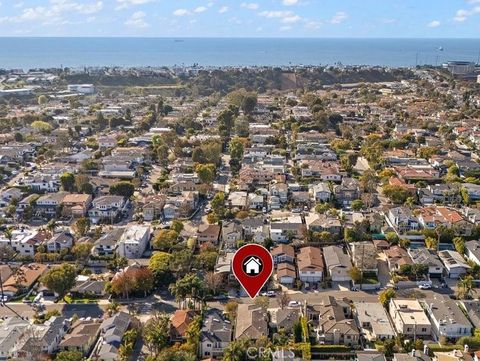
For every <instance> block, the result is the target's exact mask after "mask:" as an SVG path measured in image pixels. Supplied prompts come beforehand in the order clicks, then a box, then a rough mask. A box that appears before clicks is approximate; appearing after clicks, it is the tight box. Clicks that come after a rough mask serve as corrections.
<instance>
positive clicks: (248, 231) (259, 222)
mask: <svg viewBox="0 0 480 361" xmlns="http://www.w3.org/2000/svg"><path fill="white" fill-rule="evenodd" d="M241 225H242V228H243V235H244V237H245V238H246V239H251V240H253V241H254V242H255V243H263V241H265V238H267V237H269V234H270V232H269V229H268V228H269V227H268V225H267V224H265V218H263V217H262V216H260V217H249V218H245V219H243V220H242V221H241Z"/></svg>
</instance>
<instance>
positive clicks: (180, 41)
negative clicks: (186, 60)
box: [174, 39, 185, 43]
mask: <svg viewBox="0 0 480 361" xmlns="http://www.w3.org/2000/svg"><path fill="white" fill-rule="evenodd" d="M184 41H185V40H183V39H175V40H174V42H176V43H183V42H184Z"/></svg>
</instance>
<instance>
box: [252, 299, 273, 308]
mask: <svg viewBox="0 0 480 361" xmlns="http://www.w3.org/2000/svg"><path fill="white" fill-rule="evenodd" d="M254 304H255V306H258V307H261V308H262V309H263V310H266V309H267V308H268V306H269V305H270V299H269V298H268V297H267V296H258V297H256V298H255V300H254Z"/></svg>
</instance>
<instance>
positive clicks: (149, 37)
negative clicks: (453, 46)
mask: <svg viewBox="0 0 480 361" xmlns="http://www.w3.org/2000/svg"><path fill="white" fill-rule="evenodd" d="M127 38H129V39H195V40H198V39H232V40H235V39H252V40H255V39H282V40H283V39H314V40H321V39H334V40H342V39H348V40H364V39H371V40H480V37H379V36H375V37H370V36H367V37H358V36H356V37H347V36H323V37H321V36H137V35H113V36H111V35H109V36H101V35H64V36H63V35H31V36H26V35H0V39H127Z"/></svg>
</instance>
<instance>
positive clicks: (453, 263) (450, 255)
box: [438, 250, 471, 278]
mask: <svg viewBox="0 0 480 361" xmlns="http://www.w3.org/2000/svg"><path fill="white" fill-rule="evenodd" d="M438 256H439V257H440V260H441V261H442V262H443V265H444V266H445V269H446V274H447V277H448V278H460V277H461V276H462V275H464V274H466V273H467V271H468V270H469V269H470V268H471V267H470V266H469V265H468V264H467V263H466V262H465V260H464V259H463V257H462V255H461V254H460V253H458V252H456V251H452V250H444V251H440V252H438Z"/></svg>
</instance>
